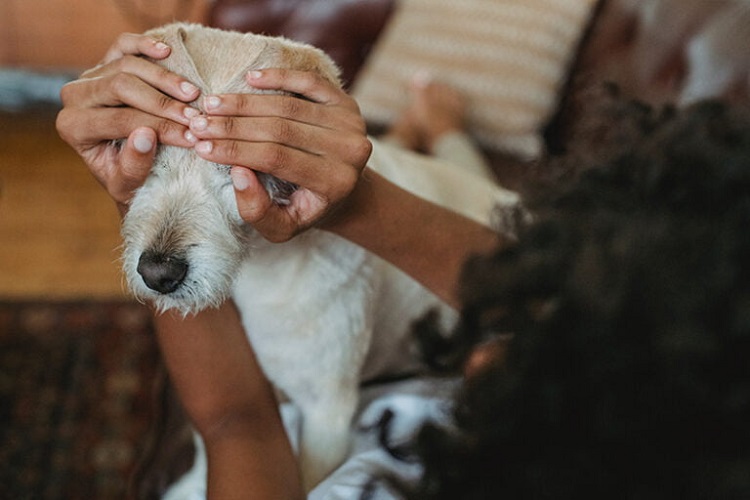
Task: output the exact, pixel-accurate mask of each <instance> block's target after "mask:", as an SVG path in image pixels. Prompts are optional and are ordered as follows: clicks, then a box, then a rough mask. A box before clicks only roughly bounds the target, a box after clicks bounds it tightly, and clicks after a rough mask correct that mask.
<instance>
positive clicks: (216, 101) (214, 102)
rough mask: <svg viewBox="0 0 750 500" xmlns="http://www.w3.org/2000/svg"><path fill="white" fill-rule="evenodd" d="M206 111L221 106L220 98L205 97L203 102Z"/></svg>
mask: <svg viewBox="0 0 750 500" xmlns="http://www.w3.org/2000/svg"><path fill="white" fill-rule="evenodd" d="M203 105H204V106H205V107H206V109H216V108H218V107H219V106H221V98H220V97H218V96H215V95H210V96H207V97H206V99H205V100H204V102H203Z"/></svg>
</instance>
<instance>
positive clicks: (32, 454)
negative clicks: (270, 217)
mask: <svg viewBox="0 0 750 500" xmlns="http://www.w3.org/2000/svg"><path fill="white" fill-rule="evenodd" d="M158 359H159V358H158V352H157V347H156V344H155V339H154V337H153V331H152V326H151V321H150V315H149V312H148V310H146V309H145V308H144V307H143V306H141V305H138V304H132V303H72V304H70V303H61V304H56V303H53V304H49V303H44V304H38V303H8V302H5V303H4V302H0V425H2V427H1V428H0V498H2V499H6V498H7V499H12V500H17V499H65V500H71V499H118V498H126V495H127V491H128V486H129V482H130V480H131V476H132V474H133V472H134V470H135V468H136V465H137V463H138V460H139V458H140V457H142V456H143V454H144V450H145V448H146V447H147V446H148V442H147V435H148V431H149V426H150V425H151V424H152V421H153V419H154V416H155V409H156V401H155V398H154V381H155V380H157V379H158V375H159V373H160V368H159V363H158Z"/></svg>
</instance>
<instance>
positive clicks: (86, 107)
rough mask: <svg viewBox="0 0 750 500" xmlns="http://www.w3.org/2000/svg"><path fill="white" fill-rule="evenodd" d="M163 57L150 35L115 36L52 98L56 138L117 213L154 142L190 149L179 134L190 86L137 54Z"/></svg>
mask: <svg viewBox="0 0 750 500" xmlns="http://www.w3.org/2000/svg"><path fill="white" fill-rule="evenodd" d="M169 53H170V48H169V47H168V46H167V45H165V44H164V43H161V42H158V41H156V40H154V39H152V38H150V37H146V36H144V35H135V34H123V35H121V36H120V37H119V38H118V40H117V41H116V42H115V44H114V45H113V46H112V47H111V48H110V49H109V51H108V52H107V54H106V55H105V57H104V59H103V60H102V62H101V63H100V64H99V65H97V66H96V67H94V68H92V69H90V70H88V71H86V72H84V73H83V74H82V75H81V77H80V78H79V79H78V80H76V81H73V82H71V83H68V84H67V85H65V86H64V87H63V89H62V91H61V93H60V95H61V97H62V102H63V109H62V110H61V111H60V113H59V114H58V116H57V123H56V124H57V130H58V133H59V134H60V137H62V138H63V140H65V141H66V142H67V143H68V144H70V145H71V146H72V147H73V149H75V151H76V152H77V153H78V154H79V155H80V156H81V157H82V158H83V160H84V161H85V162H86V165H87V166H88V168H89V170H91V172H92V174H93V175H94V177H95V178H96V179H97V180H98V181H99V182H100V183H101V184H102V185H103V186H104V187H105V189H106V190H107V192H108V193H109V195H110V196H111V197H112V198H113V200H114V201H115V202H116V203H117V205H118V208H119V209H120V211H121V212H123V213H124V211H125V210H126V207H127V203H128V202H129V200H130V198H131V197H132V193H133V191H134V190H135V189H136V188H138V187H139V186H140V185H141V184H143V182H144V180H145V179H146V177H147V175H148V173H149V171H150V169H151V165H152V163H153V159H154V154H155V151H156V143H157V142H161V143H164V144H172V145H175V146H183V147H191V146H192V144H191V142H190V141H189V140H187V139H186V138H185V132H186V130H187V125H188V124H189V121H190V117H192V116H195V115H196V114H198V111H197V110H195V109H193V108H191V107H190V106H188V104H187V103H188V102H191V101H193V100H195V99H197V98H198V96H199V93H200V92H199V90H198V88H197V87H195V86H194V85H193V84H191V83H190V82H188V81H186V80H185V79H184V78H183V77H181V76H178V75H176V74H174V73H170V72H169V71H167V70H165V69H164V68H162V67H160V66H159V65H157V64H154V63H152V62H150V61H148V60H147V59H145V58H143V57H141V56H148V57H151V58H153V59H163V58H165V57H167V56H168V55H169ZM119 140H125V141H123V142H120V141H119Z"/></svg>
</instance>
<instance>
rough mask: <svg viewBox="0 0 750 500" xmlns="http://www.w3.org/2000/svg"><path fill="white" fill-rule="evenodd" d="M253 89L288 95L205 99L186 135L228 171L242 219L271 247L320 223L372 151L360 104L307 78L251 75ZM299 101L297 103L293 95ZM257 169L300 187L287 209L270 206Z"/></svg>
mask: <svg viewBox="0 0 750 500" xmlns="http://www.w3.org/2000/svg"><path fill="white" fill-rule="evenodd" d="M247 82H248V84H249V85H250V86H252V87H254V88H256V89H263V90H275V91H283V92H287V93H290V94H292V95H275V94H274V95H268V94H263V95H260V94H225V95H218V96H206V97H205V98H204V99H205V100H204V106H203V108H204V110H205V112H206V115H205V116H199V117H195V118H193V119H192V120H191V121H190V130H189V132H188V137H189V138H190V139H191V140H195V141H197V142H196V144H195V151H196V153H197V154H198V155H199V156H201V157H202V158H204V159H206V160H209V161H212V162H215V163H220V164H225V165H233V167H232V169H231V174H230V175H231V176H232V181H233V183H234V186H235V192H236V196H237V206H238V209H239V212H240V215H241V216H242V218H243V219H244V220H245V221H246V222H248V223H249V224H251V225H253V227H255V229H256V230H258V231H259V232H260V233H261V234H262V235H263V236H264V237H265V238H267V239H268V240H270V241H274V242H281V241H286V240H288V239H290V238H291V237H292V236H294V235H295V234H297V233H299V232H301V231H303V230H304V229H306V228H308V227H310V226H313V225H315V224H317V223H319V222H320V221H321V220H322V219H324V218H325V217H326V215H328V214H330V213H331V211H332V210H333V209H334V208H335V207H336V206H338V205H339V204H340V203H341V202H342V201H343V200H344V199H346V197H347V196H348V195H349V193H350V192H351V191H352V190H353V189H354V186H355V185H356V184H357V181H358V179H359V176H360V173H361V171H362V169H363V168H364V167H365V164H366V163H367V160H368V159H369V156H370V153H371V151H372V145H371V144H370V141H369V140H368V139H367V136H366V129H365V123H364V120H363V118H362V116H361V114H360V112H359V107H358V106H357V103H356V102H355V101H354V99H352V98H351V97H350V96H349V95H347V94H346V93H345V92H344V91H343V90H341V89H339V88H338V87H336V86H335V85H333V84H332V83H330V82H328V81H327V80H325V79H324V78H322V77H320V76H318V75H317V74H314V73H311V72H303V71H294V70H286V69H267V70H263V71H253V72H250V73H249V74H248V76H247ZM295 96H299V97H295ZM254 171H261V172H265V173H268V174H271V175H274V176H276V177H278V178H280V179H284V180H286V181H289V182H293V183H295V184H297V185H298V186H299V189H298V190H297V191H295V192H294V193H293V194H292V196H291V198H290V203H289V204H288V205H278V204H275V203H273V202H272V201H271V198H270V197H269V195H268V193H267V192H266V191H265V189H264V188H263V186H262V185H261V184H260V182H259V181H258V178H257V176H256V175H255V173H254Z"/></svg>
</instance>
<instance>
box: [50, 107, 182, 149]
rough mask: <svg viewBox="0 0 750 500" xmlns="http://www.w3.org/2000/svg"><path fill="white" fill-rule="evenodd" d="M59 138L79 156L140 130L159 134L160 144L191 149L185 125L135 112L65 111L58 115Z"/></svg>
mask: <svg viewBox="0 0 750 500" xmlns="http://www.w3.org/2000/svg"><path fill="white" fill-rule="evenodd" d="M56 125H57V131H58V133H59V134H60V137H62V139H63V140H64V141H65V142H67V143H68V144H70V145H71V146H72V147H73V148H74V149H75V150H76V151H78V152H79V153H82V152H84V151H85V150H87V149H89V148H92V147H97V146H101V145H102V143H103V142H106V141H112V140H116V139H122V138H125V137H128V136H129V135H130V134H131V133H132V132H133V131H134V130H135V129H136V128H138V127H148V128H150V129H152V130H154V131H155V132H156V133H157V136H158V141H159V142H161V143H164V144H169V145H173V146H181V147H192V145H193V144H192V143H191V142H190V141H189V140H187V139H186V138H185V131H186V130H187V129H186V127H185V126H184V125H181V124H179V123H176V122H174V121H172V120H168V119H163V118H159V117H157V116H153V115H148V114H145V113H142V112H140V111H138V110H135V109H132V108H125V107H122V108H115V107H109V108H83V109H81V108H73V107H67V108H63V109H62V110H61V111H60V113H59V114H58V115H57V122H56Z"/></svg>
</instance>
